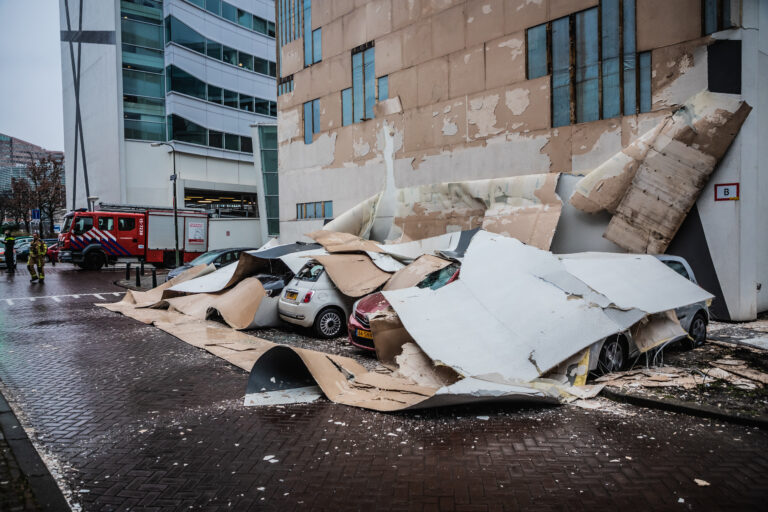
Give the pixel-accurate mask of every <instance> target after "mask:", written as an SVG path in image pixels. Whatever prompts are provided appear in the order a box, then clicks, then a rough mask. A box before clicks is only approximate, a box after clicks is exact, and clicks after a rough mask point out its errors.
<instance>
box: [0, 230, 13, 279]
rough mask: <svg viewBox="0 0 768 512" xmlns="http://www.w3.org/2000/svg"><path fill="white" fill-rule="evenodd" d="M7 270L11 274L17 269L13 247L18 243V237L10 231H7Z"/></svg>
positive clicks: (5, 242)
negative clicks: (14, 236)
mask: <svg viewBox="0 0 768 512" xmlns="http://www.w3.org/2000/svg"><path fill="white" fill-rule="evenodd" d="M3 243H4V244H5V271H6V272H8V273H9V274H10V273H12V272H15V271H16V254H15V253H14V252H13V247H14V246H15V245H16V239H15V238H13V237H12V236H11V232H10V231H6V232H5V239H4V240H3Z"/></svg>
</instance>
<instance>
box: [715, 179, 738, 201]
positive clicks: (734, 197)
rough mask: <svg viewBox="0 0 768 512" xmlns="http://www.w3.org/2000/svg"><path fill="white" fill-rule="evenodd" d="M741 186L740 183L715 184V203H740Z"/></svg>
mask: <svg viewBox="0 0 768 512" xmlns="http://www.w3.org/2000/svg"><path fill="white" fill-rule="evenodd" d="M738 200H739V184H738V183H717V184H715V201H738Z"/></svg>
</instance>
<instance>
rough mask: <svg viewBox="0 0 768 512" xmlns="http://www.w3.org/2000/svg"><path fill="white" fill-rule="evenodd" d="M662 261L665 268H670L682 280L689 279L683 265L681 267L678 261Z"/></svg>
mask: <svg viewBox="0 0 768 512" xmlns="http://www.w3.org/2000/svg"><path fill="white" fill-rule="evenodd" d="M663 261H664V264H665V265H666V266H668V267H669V268H671V269H672V270H674V271H675V272H677V273H678V274H680V275H681V276H683V277H684V278H686V279H691V278H690V276H689V275H688V272H687V271H686V270H685V265H683V264H682V263H680V262H679V261H675V260H663Z"/></svg>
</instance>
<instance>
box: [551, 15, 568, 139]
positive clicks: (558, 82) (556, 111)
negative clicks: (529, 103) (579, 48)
mask: <svg viewBox="0 0 768 512" xmlns="http://www.w3.org/2000/svg"><path fill="white" fill-rule="evenodd" d="M570 44H571V42H570V31H569V21H568V18H560V19H557V20H555V21H553V22H552V126H565V125H568V124H571V48H570Z"/></svg>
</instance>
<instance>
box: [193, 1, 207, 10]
mask: <svg viewBox="0 0 768 512" xmlns="http://www.w3.org/2000/svg"><path fill="white" fill-rule="evenodd" d="M190 1H191V2H192V3H193V4H195V5H196V6H198V7H202V8H203V9H205V0H190Z"/></svg>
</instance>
